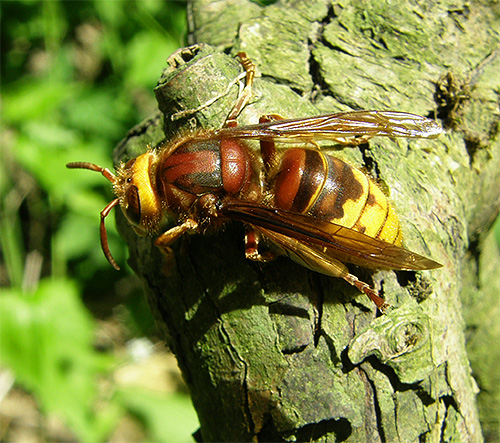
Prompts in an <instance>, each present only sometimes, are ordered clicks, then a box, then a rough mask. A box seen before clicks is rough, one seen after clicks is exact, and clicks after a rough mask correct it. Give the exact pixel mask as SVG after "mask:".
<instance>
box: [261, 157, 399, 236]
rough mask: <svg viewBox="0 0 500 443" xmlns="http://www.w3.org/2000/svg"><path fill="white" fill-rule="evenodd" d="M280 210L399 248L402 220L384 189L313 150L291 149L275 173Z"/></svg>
mask: <svg viewBox="0 0 500 443" xmlns="http://www.w3.org/2000/svg"><path fill="white" fill-rule="evenodd" d="M271 176H272V177H274V178H272V179H271V180H272V183H271V189H270V191H271V195H273V196H274V204H275V206H276V207H277V208H279V209H284V210H287V211H293V212H297V213H300V214H309V215H311V216H312V217H317V218H320V219H322V220H328V221H331V222H332V223H336V224H339V225H342V226H345V227H348V228H351V229H353V230H355V231H358V232H362V233H364V234H366V235H368V236H370V237H374V238H378V239H380V240H384V241H386V242H388V243H393V244H396V245H400V244H401V242H402V236H401V231H400V227H399V221H398V218H397V216H396V214H395V212H394V209H393V208H392V206H391V204H390V203H389V201H388V199H387V197H386V196H385V194H384V193H383V192H382V191H381V189H380V188H379V187H378V186H377V185H376V184H375V183H374V182H373V181H372V180H370V179H369V178H368V177H367V176H366V175H365V174H364V173H363V172H361V171H359V170H358V169H356V168H354V167H352V166H351V165H349V164H347V163H345V162H343V161H341V160H339V159H337V158H335V157H331V156H329V155H325V154H323V153H321V152H320V151H319V150H312V149H300V148H294V149H288V150H286V151H285V152H284V154H283V156H282V157H281V160H280V162H279V164H278V165H277V167H276V169H275V170H273V171H271Z"/></svg>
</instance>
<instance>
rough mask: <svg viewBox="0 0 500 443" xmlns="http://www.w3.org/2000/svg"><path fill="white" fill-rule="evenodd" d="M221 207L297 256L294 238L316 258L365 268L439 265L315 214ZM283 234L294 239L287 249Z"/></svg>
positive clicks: (249, 206)
mask: <svg viewBox="0 0 500 443" xmlns="http://www.w3.org/2000/svg"><path fill="white" fill-rule="evenodd" d="M220 209H221V211H222V213H223V214H224V215H225V216H226V217H229V218H233V219H237V220H241V221H243V222H246V223H249V224H251V225H253V226H255V227H256V228H257V229H259V228H261V229H260V230H261V231H262V233H263V234H264V235H266V231H268V232H271V235H268V236H269V237H270V238H271V240H273V238H272V237H273V235H272V234H273V233H276V234H277V235H278V236H275V237H276V241H277V243H279V245H280V246H282V247H283V248H284V249H288V250H289V251H290V252H292V253H294V254H296V255H297V253H296V249H297V246H296V244H297V242H296V240H297V241H299V242H302V243H303V244H304V245H305V246H306V247H307V248H308V249H309V250H313V251H315V252H314V253H315V254H316V255H318V257H323V258H324V259H327V258H328V257H330V259H331V260H334V261H340V262H347V263H354V264H358V265H360V266H364V267H368V268H376V269H398V270H424V269H435V268H440V267H441V266H442V265H441V264H439V263H437V262H435V261H434V260H431V259H429V258H426V257H423V256H422V255H419V254H416V253H414V252H411V251H409V250H408V249H405V248H402V247H400V246H396V245H393V244H390V243H387V242H385V241H382V240H378V239H376V238H373V237H369V236H367V235H365V234H362V233H361V232H358V231H354V230H353V229H350V228H346V227H344V226H340V225H337V224H335V223H331V222H327V221H323V220H319V219H317V218H315V217H311V216H307V215H302V214H296V213H294V212H289V211H283V210H279V209H272V208H268V207H265V206H261V205H257V204H253V203H245V202H237V201H234V202H233V201H231V202H227V203H224V204H222V206H221V208H220ZM282 236H285V237H288V238H290V239H293V241H291V242H290V247H289V248H287V244H286V241H285V240H284V239H283V237H282Z"/></svg>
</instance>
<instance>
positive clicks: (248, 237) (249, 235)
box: [245, 225, 276, 263]
mask: <svg viewBox="0 0 500 443" xmlns="http://www.w3.org/2000/svg"><path fill="white" fill-rule="evenodd" d="M260 240H261V235H260V233H259V232H258V231H256V230H255V229H254V228H253V227H252V226H249V225H245V257H246V258H247V259H249V260H253V261H258V262H261V263H265V262H269V261H272V260H274V259H275V258H276V254H273V253H272V252H271V251H266V252H264V253H262V252H260V251H259V242H260Z"/></svg>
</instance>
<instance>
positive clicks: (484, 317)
mask: <svg viewBox="0 0 500 443" xmlns="http://www.w3.org/2000/svg"><path fill="white" fill-rule="evenodd" d="M224 3H225V5H224ZM306 3H307V7H306ZM313 3H314V5H311V4H309V2H294V1H282V2H276V3H275V4H272V5H270V6H266V7H261V6H258V5H257V4H256V3H254V2H249V1H236V0H233V1H231V2H209V1H208V0H207V1H192V2H190V6H189V11H190V23H191V34H190V38H191V40H192V41H193V42H195V41H199V39H200V38H203V40H204V41H205V42H207V43H211V44H213V45H218V46H219V48H220V49H225V50H228V49H230V50H231V51H232V53H233V54H234V53H235V52H237V51H238V50H245V51H246V52H247V53H248V55H249V57H250V58H251V59H252V60H254V61H255V62H256V64H257V67H258V71H259V73H260V75H261V76H260V77H258V78H257V79H256V83H255V91H254V96H253V98H252V100H251V103H250V104H249V105H248V106H247V107H246V108H245V109H244V111H243V112H242V115H241V118H240V121H241V122H242V123H255V122H257V121H258V117H259V116H260V115H262V114H267V113H279V114H281V115H284V116H291V117H298V116H306V115H313V114H317V113H320V112H335V111H339V110H345V109H350V108H354V109H360V108H365V109H373V108H379V109H393V110H401V111H408V112H415V113H419V114H422V115H435V116H439V117H441V118H443V119H444V121H445V122H446V124H448V125H449V127H448V130H447V131H446V134H444V135H442V136H441V137H440V138H439V139H437V140H433V141H429V140H395V141H391V140H382V139H374V140H372V141H370V143H369V146H368V148H367V149H365V148H363V149H345V150H343V151H342V152H336V153H335V155H338V156H340V157H343V158H344V159H347V160H349V161H351V162H352V163H354V164H356V165H358V166H361V167H365V168H367V169H368V170H369V171H370V172H371V173H372V175H374V176H376V177H377V178H378V179H379V180H380V181H383V183H385V184H386V185H387V187H388V188H389V189H390V193H391V199H392V200H393V202H394V205H395V207H396V208H397V209H398V212H399V213H400V215H401V218H402V222H403V227H404V231H405V233H406V237H405V238H406V245H407V246H408V247H409V248H410V249H412V250H415V251H416V252H420V253H423V254H425V255H430V256H432V257H433V258H434V259H436V260H438V261H440V262H441V263H443V264H444V268H443V269H442V270H436V271H427V272H422V273H419V274H414V273H397V274H396V273H394V272H378V273H375V274H374V275H373V276H371V277H370V274H368V273H366V272H364V271H363V270H359V269H358V270H356V271H355V272H356V273H357V275H358V276H359V277H360V278H363V279H365V280H367V279H368V280H370V278H373V282H374V284H375V285H376V286H377V287H378V288H383V290H384V293H385V296H386V298H387V299H388V301H389V302H390V303H391V304H392V305H393V306H394V307H395V309H394V310H393V311H391V312H390V313H389V314H388V315H386V316H385V317H380V318H375V316H374V312H373V307H372V306H371V305H370V302H369V301H368V300H364V298H362V296H358V295H356V291H355V290H352V289H351V288H350V287H347V285H345V284H343V283H342V282H339V281H338V280H336V279H332V278H327V277H324V276H320V275H318V274H315V273H312V272H309V271H307V270H305V269H303V268H300V267H298V266H296V265H294V264H293V263H291V262H289V261H288V260H286V259H279V260H277V261H276V262H273V263H270V264H268V265H265V266H257V265H255V264H253V263H250V262H248V261H246V260H245V259H244V254H243V246H242V236H243V232H242V229H241V226H239V225H237V224H234V225H231V226H229V227H228V228H227V229H226V230H225V231H223V232H220V233H217V234H215V235H208V236H190V237H189V238H186V239H184V240H183V241H180V242H178V244H176V245H175V246H174V254H172V255H171V256H170V257H162V256H161V254H160V253H159V252H158V251H157V250H156V249H155V248H154V246H153V245H152V241H151V239H147V238H146V239H139V238H138V237H137V236H136V235H135V234H134V233H133V232H132V231H131V230H130V229H129V228H128V227H127V226H126V224H125V223H123V220H121V219H119V222H120V226H121V228H120V230H121V232H122V234H123V235H124V237H125V238H126V239H127V242H128V243H129V245H130V250H131V259H130V263H131V265H132V267H133V268H134V270H135V271H136V273H137V274H138V275H139V276H140V277H141V278H142V279H143V281H144V282H145V286H146V289H147V292H148V297H149V301H150V303H151V305H152V308H153V311H154V312H155V314H156V316H157V319H158V324H159V326H160V328H161V329H162V331H163V332H164V334H165V336H166V338H167V341H168V343H169V345H170V346H171V348H172V349H173V351H174V352H175V354H176V356H177V358H178V361H179V366H180V367H181V370H182V371H183V374H184V376H185V378H186V381H187V383H188V385H189V386H190V388H191V392H192V396H193V402H194V405H195V407H196V409H197V411H198V414H199V417H200V423H201V434H202V436H203V438H204V440H205V441H210V440H250V439H252V438H255V439H259V440H276V439H284V440H289V441H291V440H300V441H311V440H314V441H329V440H330V441H331V440H348V441H417V440H422V439H425V440H426V441H434V442H437V441H441V440H453V441H480V440H481V438H482V437H481V428H480V426H479V422H478V414H477V409H476V398H475V396H476V386H475V383H474V380H473V379H472V377H471V375H470V365H469V356H471V357H475V360H472V367H473V369H474V371H475V372H477V376H478V380H479V381H480V387H486V388H487V392H486V396H484V395H483V394H480V396H479V404H480V405H484V406H483V407H481V418H482V424H483V429H484V430H485V435H486V436H487V437H489V438H495V436H498V408H499V406H498V392H499V391H498V383H496V385H495V383H494V381H495V379H494V377H493V378H492V376H491V374H490V373H489V372H490V371H491V370H492V369H493V368H494V367H495V362H498V356H499V351H498V350H497V351H496V352H495V350H493V349H490V352H489V354H488V353H486V354H488V355H485V352H484V348H482V347H481V345H480V344H479V342H480V341H481V340H482V339H484V340H485V341H486V342H488V343H495V340H496V342H498V339H499V338H500V337H499V334H500V332H499V331H498V328H484V326H483V325H485V324H486V325H487V324H488V322H491V320H488V315H491V313H492V312H497V313H498V291H497V292H496V298H495V296H494V295H492V294H493V293H494V292H495V289H493V290H492V289H491V288H498V276H497V275H494V274H495V273H494V272H489V273H488V272H487V269H488V264H489V263H490V262H489V261H488V260H486V259H485V257H486V256H483V255H482V252H481V253H477V251H481V246H482V244H483V243H482V242H483V241H484V238H485V236H482V235H480V233H481V232H486V231H487V229H488V226H489V225H490V224H491V221H492V220H493V218H494V216H495V214H496V211H497V210H498V206H499V202H500V191H499V190H500V172H499V170H498V164H500V161H499V160H500V145H499V140H498V138H499V135H498V131H499V128H498V92H499V91H500V84H499V80H498V75H495V73H498V72H499V67H498V59H499V58H500V57H497V58H495V57H494V54H495V52H494V51H495V49H498V47H499V36H498V32H497V31H495V29H498V28H499V27H498V22H499V18H498V17H499V15H500V14H499V13H498V10H495V9H494V7H493V6H492V5H490V7H489V8H486V4H482V3H470V4H465V3H463V4H461V3H459V4H457V3H456V2H454V3H453V4H451V3H448V2H418V4H417V3H416V2H400V3H398V4H394V3H391V4H390V5H389V4H385V3H383V4H381V3H379V2H369V1H362V2H354V1H353V2H350V1H349V2H343V3H342V4H339V3H333V2H330V1H328V0H315V1H314V2H313ZM497 9H498V8H497ZM235 11H242V14H243V15H241V16H238V15H237V14H236V15H235ZM214 17H216V18H217V20H215V19H214ZM235 17H236V18H235ZM239 17H244V18H242V19H241V20H239ZM226 23H227V25H225V24H226ZM495 24H496V26H495ZM216 25H217V26H216ZM471 35H474V40H475V41H474V42H471V41H470V38H471V37H470V36H471ZM450 70H452V71H453V72H454V75H455V78H456V79H458V80H460V79H461V80H462V81H463V83H460V84H461V85H462V87H461V89H460V91H461V93H463V97H464V99H463V100H462V101H461V102H460V106H457V107H456V108H453V107H452V108H446V115H445V106H444V105H445V103H443V100H444V101H446V100H448V101H450V100H452V97H451V93H450V94H448V95H447V91H448V92H450V91H449V90H448V89H446V88H444V94H441V95H440V96H439V97H440V98H439V99H438V100H437V101H438V103H436V101H435V99H436V98H437V97H436V96H435V91H436V90H437V89H438V83H439V81H440V79H441V78H442V77H443V76H445V75H446V74H447V73H448V72H449V71H450ZM240 72H241V67H240V66H239V64H238V62H237V61H236V60H235V59H234V57H230V56H227V55H224V54H223V53H221V52H219V51H217V50H216V49H215V48H213V47H210V46H202V47H196V48H192V49H191V50H186V51H184V52H180V53H177V54H176V55H175V56H174V57H172V58H170V59H169V65H168V66H167V68H166V70H165V72H164V74H163V76H162V78H161V80H160V82H159V85H158V87H157V89H156V95H157V98H158V101H159V109H160V110H161V111H162V115H161V117H157V118H154V119H152V120H150V122H146V123H145V124H144V125H142V126H139V128H136V130H135V132H134V134H132V135H133V136H131V137H130V138H129V139H127V140H125V141H124V142H123V143H122V144H121V145H120V148H119V155H118V156H117V157H120V159H122V160H123V159H126V158H130V157H133V156H135V155H137V153H138V152H139V151H138V149H139V150H140V149H141V148H140V145H141V143H142V144H143V147H144V148H143V149H145V147H146V145H147V144H150V145H153V146H154V145H156V144H158V142H159V140H158V139H159V138H161V137H160V135H161V131H159V128H162V130H163V133H164V135H165V136H166V138H167V140H168V139H170V138H171V137H173V136H175V134H176V132H179V133H182V132H183V131H187V130H190V129H193V128H196V127H213V128H217V127H220V125H221V124H222V122H223V121H224V118H225V117H226V116H227V113H228V112H229V110H230V109H231V106H232V104H233V103H234V100H235V98H236V96H237V94H238V87H237V83H234V84H233V85H232V86H230V87H229V88H228V85H230V84H231V82H232V81H233V80H234V79H235V78H236V77H237V76H238V74H239V73H240ZM440 84H441V83H440ZM214 99H216V100H215V101H214ZM440 101H441V102H440ZM207 103H210V105H208V106H207V105H206V104H207ZM190 110H191V111H193V110H197V112H189V111H190ZM184 111H188V112H184ZM183 112H184V113H183ZM179 113H181V114H179ZM172 115H177V116H182V118H180V119H178V120H172V118H171V117H172ZM445 117H446V118H445ZM471 240H472V242H473V246H474V248H471ZM474 251H476V253H475V254H474ZM488 254H489V255H488V257H497V258H496V260H498V254H497V255H496V256H495V255H494V254H493V255H491V254H492V253H491V251H490V252H488ZM478 276H479V277H478ZM488 279H491V280H494V281H495V282H496V283H495V284H496V285H497V286H495V284H491V281H490V282H488ZM461 297H462V300H463V309H462V303H461ZM490 318H491V317H490ZM495 323H497V322H495ZM468 326H474V329H467V330H468V331H469V335H468V338H470V341H469V352H467V349H466V338H467V337H466V336H465V335H464V330H466V328H467V327H468ZM471 331H472V332H471ZM481 399H484V400H481ZM490 410H491V412H490ZM495 413H497V417H496V419H495V417H494V415H493V414H495Z"/></svg>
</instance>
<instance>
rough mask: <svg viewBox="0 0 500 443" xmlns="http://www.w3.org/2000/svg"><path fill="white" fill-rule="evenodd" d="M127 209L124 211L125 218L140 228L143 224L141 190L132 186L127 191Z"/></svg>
mask: <svg viewBox="0 0 500 443" xmlns="http://www.w3.org/2000/svg"><path fill="white" fill-rule="evenodd" d="M125 202H126V205H127V206H126V208H125V209H124V211H123V212H124V213H125V217H127V220H128V221H129V222H130V224H131V225H133V226H139V224H140V223H141V200H140V199H139V190H138V189H137V187H136V186H134V185H132V186H130V187H129V188H128V189H127V193H126V195H125Z"/></svg>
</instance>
